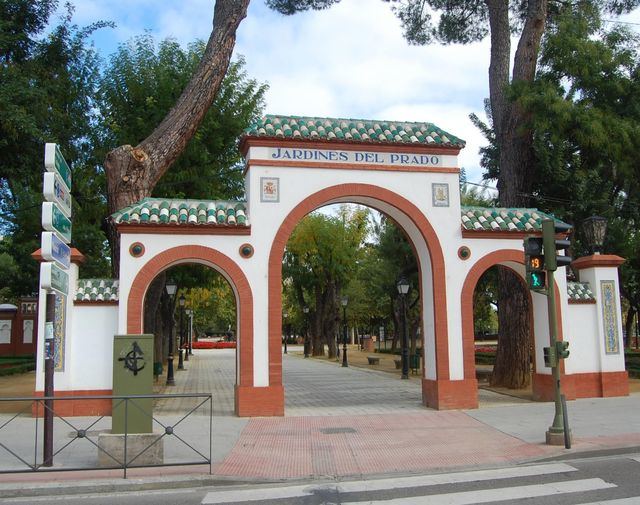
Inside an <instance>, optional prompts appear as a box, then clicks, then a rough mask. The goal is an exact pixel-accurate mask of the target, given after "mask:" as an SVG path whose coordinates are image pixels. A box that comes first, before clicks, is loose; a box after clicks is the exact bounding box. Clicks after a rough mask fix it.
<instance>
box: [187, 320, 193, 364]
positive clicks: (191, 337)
mask: <svg viewBox="0 0 640 505" xmlns="http://www.w3.org/2000/svg"><path fill="white" fill-rule="evenodd" d="M187 315H188V316H189V338H188V339H187V343H188V344H189V352H188V354H187V356H193V309H187ZM187 359H188V358H187Z"/></svg>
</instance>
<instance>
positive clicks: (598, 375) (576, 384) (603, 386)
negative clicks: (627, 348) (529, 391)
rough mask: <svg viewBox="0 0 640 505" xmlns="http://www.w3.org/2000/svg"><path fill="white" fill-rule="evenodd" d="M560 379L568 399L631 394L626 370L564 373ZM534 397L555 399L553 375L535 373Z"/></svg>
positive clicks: (547, 399) (542, 399)
mask: <svg viewBox="0 0 640 505" xmlns="http://www.w3.org/2000/svg"><path fill="white" fill-rule="evenodd" d="M560 381H561V387H562V393H563V394H564V395H565V397H566V398H567V400H575V399H576V398H607V397H611V396H628V395H629V376H628V374H627V372H626V371H622V372H593V373H577V374H572V375H563V376H562V377H561V378H560ZM533 399H534V400H536V401H543V402H549V401H553V399H554V390H553V377H552V376H551V375H547V374H533Z"/></svg>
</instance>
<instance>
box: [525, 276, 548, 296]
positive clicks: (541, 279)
mask: <svg viewBox="0 0 640 505" xmlns="http://www.w3.org/2000/svg"><path fill="white" fill-rule="evenodd" d="M527 284H528V285H529V289H531V290H533V291H544V290H545V289H547V274H546V272H544V271H535V272H529V274H528V275H527Z"/></svg>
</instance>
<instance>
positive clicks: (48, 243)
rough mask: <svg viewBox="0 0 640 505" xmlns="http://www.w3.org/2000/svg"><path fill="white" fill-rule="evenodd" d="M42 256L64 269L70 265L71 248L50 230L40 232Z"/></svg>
mask: <svg viewBox="0 0 640 505" xmlns="http://www.w3.org/2000/svg"><path fill="white" fill-rule="evenodd" d="M42 257H43V258H44V259H45V260H47V261H54V262H55V263H57V264H58V266H60V267H62V268H64V269H65V270H66V269H67V268H69V266H70V265H71V248H70V247H69V246H68V245H67V244H65V243H64V242H63V241H62V240H60V239H59V238H58V236H57V235H56V234H55V233H53V232H51V231H43V232H42Z"/></svg>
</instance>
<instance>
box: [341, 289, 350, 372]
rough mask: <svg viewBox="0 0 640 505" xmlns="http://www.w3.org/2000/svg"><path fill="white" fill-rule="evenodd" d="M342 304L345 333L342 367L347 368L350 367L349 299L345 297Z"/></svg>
mask: <svg viewBox="0 0 640 505" xmlns="http://www.w3.org/2000/svg"><path fill="white" fill-rule="evenodd" d="M340 303H341V304H342V320H343V322H344V333H343V334H342V366H343V367H347V366H349V363H348V361H347V304H348V303H349V297H348V296H343V297H342V300H340Z"/></svg>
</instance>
